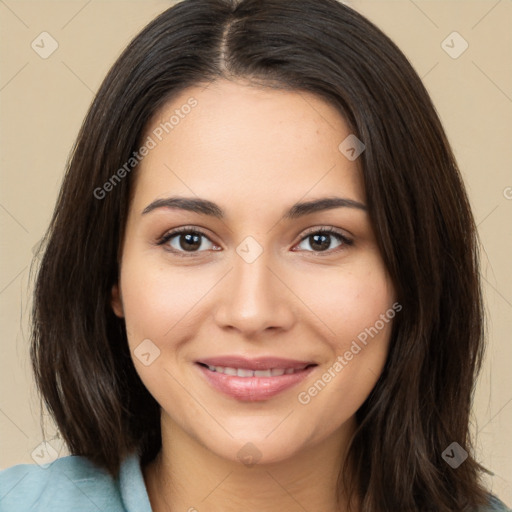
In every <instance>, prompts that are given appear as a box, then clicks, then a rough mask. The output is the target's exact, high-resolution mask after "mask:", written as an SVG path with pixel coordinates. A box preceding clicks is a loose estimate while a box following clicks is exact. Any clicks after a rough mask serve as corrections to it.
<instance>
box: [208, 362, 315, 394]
mask: <svg viewBox="0 0 512 512" xmlns="http://www.w3.org/2000/svg"><path fill="white" fill-rule="evenodd" d="M198 366H199V369H200V370H201V371H202V372H203V375H204V376H205V377H206V379H207V380H208V382H209V383H210V384H211V385H212V386H213V387H214V388H215V389H217V390H218V391H221V392H222V393H224V394H226V395H228V396H230V397H231V398H235V399H237V400H243V401H247V402H258V401H262V400H267V399H269V398H272V397H274V396H276V395H278V394H279V393H281V392H283V391H285V390H286V389H289V388H291V387H292V386H295V385H296V384H298V383H299V382H302V381H303V380H304V379H305V378H306V377H307V376H308V375H309V374H310V373H311V372H312V371H313V369H314V366H311V367H309V368H306V369H305V370H301V371H299V372H295V373H291V374H284V375H276V376H275V377H236V376H234V375H226V374H225V373H219V372H212V371H211V370H209V369H208V368H206V367H204V366H202V365H198Z"/></svg>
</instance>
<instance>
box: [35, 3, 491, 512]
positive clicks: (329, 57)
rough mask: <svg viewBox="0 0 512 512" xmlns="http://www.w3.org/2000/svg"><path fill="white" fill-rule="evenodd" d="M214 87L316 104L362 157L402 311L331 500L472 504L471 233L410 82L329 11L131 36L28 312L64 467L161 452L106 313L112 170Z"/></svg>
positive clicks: (260, 15) (376, 37)
mask: <svg viewBox="0 0 512 512" xmlns="http://www.w3.org/2000/svg"><path fill="white" fill-rule="evenodd" d="M220 78H228V79H237V78H244V79H249V80H251V81H253V82H255V83H260V84H263V85H270V86H272V87H276V88H282V89H287V90H294V91H307V92H310V93H314V94H316V95H317V96H318V97H321V98H322V99H324V100H326V101H327V102H329V104H331V105H333V106H334V107H336V108H337V109H338V111H339V112H340V114H341V115H342V116H343V118H344V119H345V121H346V122H347V123H348V125H349V127H350V129H351V132H352V133H354V134H355V135H356V136H357V137H358V138H359V139H360V140H361V141H363V142H364V144H365V146H366V150H365V151H364V152H363V153H362V155H361V156H360V158H359V163H360V165H361V168H362V171H363V176H364V185H365V190H366V194H367V201H368V208H369V214H370V217H371V221H372V223H373V227H374V229H375V234H376V237H377V240H378V245H379V248H380V251H381V253H382V257H383V259H384V262H385V265H386V267H387V270H388V271H389V274H390V276H391V278H392V280H393V282H394V285H395V288H396V292H397V298H398V300H399V302H400V304H401V305H402V306H403V310H402V312H401V313H400V315H397V317H396V318H395V323H394V326H393V332H392V339H391V344H390V351H389V355H388V357H387V361H386V365H385V368H384V371H383V373H382V375H381V377H380V379H379V380H378V382H377V384H376V386H375V388H374V389H373V391H372V392H371V394H370V396H369V397H368V398H367V400H366V401H365V402H364V404H363V405H362V406H361V408H360V409H359V410H358V412H357V424H358V428H357V431H356V433H355V435H354V437H353V439H352V442H351V446H350V451H349V459H348V460H349V461H350V474H349V472H348V471H342V468H340V478H339V489H342V488H343V486H347V487H348V488H349V489H350V490H351V492H352V495H356V496H358V497H359V499H361V500H362V507H363V508H362V510H363V511H365V512H369V511H377V510H378V511H393V512H396V511H397V510H401V511H405V510H411V511H412V510H415V511H426V510H436V511H448V510H472V507H474V506H475V505H477V504H479V503H483V502H484V501H485V490H484V488H483V487H482V486H481V484H480V483H479V477H480V472H481V471H482V469H483V468H482V467H481V466H480V465H479V464H478V463H477V462H476V461H475V459H474V458H473V456H472V450H471V440H470V436H469V431H468V425H469V420H470V409H471V402H472V394H473V389H474V383H475V378H476V375H477V373H478V371H479V369H480V365H481V360H482V355H483V334H484V329H483V306H482V297H481V289H480V281H479V269H478V240H477V234H476V228H475V223H474V219H473V216H472V213H471V210H470V205H469V202H468V198H467V195H466V192H465V190H464V186H463V183H462V179H461V175H460V172H459V170H458V167H457V164H456V161H455V158H454V155H453V153H452V150H451V149H450V146H449V143H448V141H447V137H446V135H445V133H444V131H443V128H442V126H441V124H440V121H439V118H438V116H437V114H436V111H435V109H434V107H433V105H432V102H431V100H430V98H429V95H428V93H427V91H426V90H425V88H424V86H423V85H422V83H421V80H420V78H419V77H418V75H417V74H416V72H415V71H414V70H413V68H412V66H411V65H410V63H409V62H408V60H407V59H406V57H405V56H404V55H403V54H402V52H401V51H400V50H399V49H398V48H397V46H396V45H395V44H394V43H393V42H392V41H391V40H390V39H389V38H388V37H387V36H386V35H384V34H383V33H382V32H381V31H380V30H379V29H378V28H377V27H375V26H374V25H373V24H372V23H370V22H369V21H368V20H367V19H365V18H364V17H362V16H361V15H359V14H358V13H357V12H355V11H354V10H352V9H351V8H349V7H347V6H345V5H343V4H341V3H338V2H337V1H336V0H293V1H284V0H241V1H235V0H231V1H230V0H185V1H183V2H180V3H178V4H177V5H175V6H173V7H171V8H170V9H168V10H166V11H165V12H163V13H162V14H161V15H159V16H158V17H157V18H156V19H155V20H153V21H152V22H151V23H150V24H149V25H148V26H147V27H146V28H144V30H143V31H142V32H141V33H140V34H139V35H137V37H135V39H134V40H133V41H132V42H131V43H130V45H129V46H128V47H127V48H126V49H125V51H124V52H123V53H122V55H121V56H120V57H119V59H118V60H117V61H116V62H115V64H114V65H113V67H112V69H111V70H110V72H109V73H108V75H107V77H106V78H105V80H104V82H103V83H102V85H101V87H100V89H99V91H98V93H97V95H96V97H95V99H94V101H93V103H92V105H91V107H90V109H89V112H88V114H87V116H86V118H85V120H84V123H83V125H82V128H81V130H80V133H79V135H78V139H77V141H76V144H75V146H74V149H73V152H72V155H71V157H70V160H69V163H68V168H67V172H66V175H65V178H64V181H63V185H62V188H61V191H60V195H59V198H58V201H57V205H56V208H55V212H54V214H53V218H52V220H51V225H50V227H49V230H48V232H47V234H46V238H45V241H46V248H45V251H44V255H43V257H42V260H41V266H40V269H39V272H38V275H37V280H36V286H35V302H34V309H33V332H32V345H31V358H32V364H33V368H34V371H35V377H36V380H37V384H38V387H39V390H40V393H41V396H42V398H43V399H44V402H45V404H46V406H47V407H48V410H49V411H50V413H51V414H52V416H53V417H54V419H55V421H56V423H57V425H58V428H59V430H60V432H61V434H62V437H63V438H64V440H65V442H66V443H67V445H68V447H69V449H70V451H71V453H72V454H75V455H83V456H86V457H88V458H89V459H90V460H92V461H93V462H94V463H96V464H97V465H98V466H101V467H103V468H106V469H107V470H108V471H109V472H110V473H111V474H112V475H116V474H117V472H118V470H119V467H120V462H121V461H122V459H123V457H124V456H125V455H126V454H128V453H129V452H131V451H134V450H136V451H138V453H139V454H140V456H141V463H142V464H145V463H147V462H148V461H150V460H152V459H153V458H154V457H155V455H156V454H157V453H158V451H159V449H160V447H161V432H160V423H159V421H160V410H159V405H158V404H157V402H156V401H155V400H154V398H153V397H152V396H151V395H150V394H149V392H148V391H147V390H146V388H145V387H144V385H143V384H142V382H141V380H140V378H139V377H138V375H137V372H136V371H135V368H134V365H133V363H132V360H131V358H130V353H129V348H128V344H127V337H126V332H125V325H124V322H123V320H122V319H119V318H117V317H116V316H115V315H114V313H113V311H112V308H111V305H110V297H111V288H112V286H113V285H114V284H115V283H116V282H117V279H118V255H119V253H118V251H119V247H120V242H121V239H122V236H123V229H124V224H125V220H126V216H127V209H128V205H129V198H130V184H131V182H132V180H133V176H134V174H135V172H136V171H137V169H136V166H135V169H134V170H133V171H131V172H128V170H127V168H126V165H125V164H126V162H128V161H130V158H133V155H134V152H136V151H137V149H138V148H139V147H140V145H141V143H142V137H143V134H144V130H145V129H146V128H147V125H148V122H149V121H150V119H152V116H153V115H154V114H155V113H156V112H157V111H158V110H159V109H160V108H161V107H162V106H163V105H164V104H165V103H166V102H168V101H169V100H170V98H172V97H173V96H175V95H176V94H178V93H180V92H181V91H183V90H185V89H186V88H187V87H190V86H196V85H199V84H202V83H205V84H206V83H208V82H211V81H213V80H217V79H220ZM340 142H341V140H340ZM123 165H124V166H125V167H124V169H125V171H127V172H125V173H122V172H121V171H120V169H121V168H123ZM114 175H115V176H117V178H120V177H121V178H122V179H116V180H113V176H114ZM106 184H110V185H106ZM453 442H457V443H458V444H459V445H460V446H462V447H464V448H465V450H466V451H468V452H469V457H468V458H467V459H466V460H465V461H464V463H463V464H462V465H460V467H458V468H457V469H456V470H454V469H453V468H452V467H451V466H450V465H449V464H447V463H446V462H445V460H443V457H442V453H443V451H444V450H445V449H446V448H447V447H448V446H449V445H450V444H451V443H453ZM347 468H348V466H347ZM345 469H346V468H345Z"/></svg>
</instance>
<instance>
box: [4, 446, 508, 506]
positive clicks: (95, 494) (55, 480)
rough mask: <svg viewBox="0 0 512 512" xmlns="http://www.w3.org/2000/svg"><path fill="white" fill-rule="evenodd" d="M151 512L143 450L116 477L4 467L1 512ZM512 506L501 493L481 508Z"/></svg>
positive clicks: (56, 466) (78, 463)
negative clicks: (143, 471) (504, 501)
mask: <svg viewBox="0 0 512 512" xmlns="http://www.w3.org/2000/svg"><path fill="white" fill-rule="evenodd" d="M28 511H30V512H151V505H150V502H149V498H148V494H147V491H146V486H145V483H144V477H143V476H142V471H141V468H140V459H139V456H138V455H136V454H133V455H131V456H129V457H127V458H126V459H125V460H124V461H123V463H122V465H121V469H120V472H119V478H118V479H114V478H112V477H111V476H110V474H109V473H107V472H106V471H103V470H101V469H99V468H97V467H96V466H95V465H93V464H92V463H91V462H90V461H89V460H88V459H87V458H86V457H78V456H73V455H69V456H67V457H61V458H60V459H57V460H56V461H54V462H52V463H51V464H50V465H48V466H47V467H40V466H38V465H35V464H19V465H17V466H13V467H11V468H8V469H4V470H3V471H0V512H28ZM491 511H492V512H497V511H500V512H512V511H511V510H510V509H509V508H507V507H506V506H505V505H504V504H503V503H502V502H501V501H500V500H498V499H497V498H496V497H494V496H491V497H490V501H489V507H485V508H483V509H481V510H480V512H491Z"/></svg>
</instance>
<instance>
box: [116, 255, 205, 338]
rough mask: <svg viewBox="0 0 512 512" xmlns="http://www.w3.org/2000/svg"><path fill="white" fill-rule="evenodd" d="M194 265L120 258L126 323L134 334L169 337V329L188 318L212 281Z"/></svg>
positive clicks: (170, 336)
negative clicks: (178, 266) (181, 266)
mask: <svg viewBox="0 0 512 512" xmlns="http://www.w3.org/2000/svg"><path fill="white" fill-rule="evenodd" d="M214 282H215V281H214V280H213V278H212V276H209V275H208V274H207V272H201V271H199V270H198V269H197V268H196V269H192V268H190V269H172V271H171V269H169V268H168V267H165V266H163V265H161V264H151V262H148V261H144V260H143V259H142V258H135V257H133V258H127V259H126V261H125V262H123V268H122V273H121V290H122V297H123V308H124V315H125V320H126V327H127V330H128V332H129V333H133V336H134V339H133V340H131V343H132V342H133V343H134V342H136V339H135V338H137V337H139V338H140V337H141V336H142V337H144V338H150V339H154V340H155V343H157V344H158V340H162V339H163V338H167V340H169V339H172V334H171V333H172V331H173V330H174V329H179V328H180V327H182V325H184V324H185V323H188V322H190V318H193V316H194V308H195V307H196V306H197V305H198V303H199V302H200V301H201V298H202V297H203V296H204V295H205V293H207V291H208V289H209V288H211V287H212V286H213V284H214Z"/></svg>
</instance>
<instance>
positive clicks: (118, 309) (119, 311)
mask: <svg viewBox="0 0 512 512" xmlns="http://www.w3.org/2000/svg"><path fill="white" fill-rule="evenodd" d="M110 305H111V306H112V309H113V310H114V313H115V315H116V316H118V317H119V318H124V311H123V301H122V299H121V292H120V290H119V285H118V284H115V285H114V286H112V290H111V295H110Z"/></svg>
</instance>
